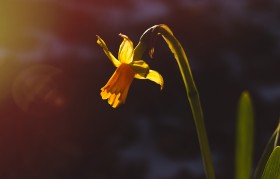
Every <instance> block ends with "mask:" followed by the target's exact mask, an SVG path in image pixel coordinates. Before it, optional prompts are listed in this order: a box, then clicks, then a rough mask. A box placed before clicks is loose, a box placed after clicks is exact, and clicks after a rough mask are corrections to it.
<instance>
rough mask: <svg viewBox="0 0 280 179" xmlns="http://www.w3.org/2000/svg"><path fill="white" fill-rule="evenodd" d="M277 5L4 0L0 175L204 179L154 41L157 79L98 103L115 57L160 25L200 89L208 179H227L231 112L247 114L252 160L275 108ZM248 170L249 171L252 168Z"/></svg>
mask: <svg viewBox="0 0 280 179" xmlns="http://www.w3.org/2000/svg"><path fill="white" fill-rule="evenodd" d="M279 19H280V1H279V0H250V1H249V0H245V1H244V0H235V1H233V0H232V1H231V0H212V1H211V0H196V1H195V0H172V1H168V0H162V1H160V0H151V1H148V0H142V1H140V0H139V1H138V0H121V1H113V0H111V1H97V0H1V2H0V178H1V179H21V178H22V179H25V178H28V179H33V178H34V179H64V178H65V179H66V178H67V179H72V178H73V179H78V178H79V179H80V178H81V179H89V178H90V179H92V178H94V179H182V178H193V179H198V178H204V173H203V168H202V164H201V158H200V152H199V148H198V142H197V136H196V131H195V126H194V123H193V119H192V115H191V111H190V107H189V104H188V102H187V98H186V95H185V90H184V86H183V82H182V80H181V76H180V73H179V70H178V67H177V64H176V61H175V59H174V58H173V56H172V53H171V52H170V51H169V49H168V48H167V45H166V44H165V42H164V41H163V40H162V39H159V41H158V42H157V44H156V48H155V55H154V59H152V60H151V59H149V57H148V55H146V56H144V60H146V61H147V62H148V63H149V65H150V67H151V68H152V69H154V70H157V71H159V72H160V73H161V74H162V75H163V77H164V80H165V87H164V89H163V90H162V91H160V90H159V86H158V85H156V84H154V83H152V82H149V81H143V80H134V82H133V84H132V86H131V89H130V91H129V94H128V98H127V101H126V104H125V105H122V106H120V107H119V108H118V109H113V108H111V107H110V106H109V105H108V104H107V102H106V101H103V100H102V99H101V97H100V94H99V93H100V88H101V87H102V86H104V85H105V84H106V82H107V80H108V79H109V78H110V76H111V75H112V74H113V72H114V70H115V67H114V66H113V65H112V64H111V62H110V61H109V60H108V58H107V57H106V56H105V54H104V53H103V51H102V49H101V48H100V47H99V46H98V45H97V44H96V36H95V35H97V34H98V35H99V36H101V37H102V38H103V39H104V40H105V42H106V43H107V45H108V47H109V49H110V50H111V51H112V53H113V54H115V55H116V56H117V52H118V48H119V45H120V43H121V41H122V39H121V38H120V37H119V36H118V34H119V33H123V34H126V35H128V36H129V37H130V38H131V39H132V41H133V42H134V44H136V43H137V42H138V40H139V37H140V36H141V34H142V33H143V32H144V31H145V30H146V29H147V28H149V27H151V26H153V25H155V24H160V23H164V24H167V25H168V26H169V27H170V28H171V29H172V31H173V32H174V34H175V36H176V37H177V38H178V40H179V41H180V42H181V43H182V46H183V47H184V48H185V50H186V52H187V55H188V58H189V61H190V65H191V67H192V71H193V75H194V78H195V81H196V84H197V87H198V90H199V92H200V96H201V102H202V106H203V110H204V115H205V122H206V128H207V131H208V134H209V140H210V145H211V149H212V153H213V158H214V162H215V168H216V173H217V178H233V176H234V150H235V149H234V148H235V146H234V143H235V123H236V107H237V103H238V98H239V96H240V94H241V92H242V91H243V90H248V91H249V92H250V94H251V96H252V100H253V104H254V109H255V119H256V121H255V153H254V163H255V164H256V162H257V161H258V159H259V157H260V155H261V152H262V151H263V149H264V146H265V144H266V142H267V141H268V139H269V137H270V136H271V134H272V132H273V131H274V129H275V127H276V125H277V121H278V118H279V107H280V79H279V76H280V70H279V67H280V51H279V49H280V23H279ZM254 166H255V165H254Z"/></svg>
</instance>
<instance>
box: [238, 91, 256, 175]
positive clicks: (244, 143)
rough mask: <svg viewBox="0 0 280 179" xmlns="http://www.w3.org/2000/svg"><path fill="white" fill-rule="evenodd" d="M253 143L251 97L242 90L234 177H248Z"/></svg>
mask: <svg viewBox="0 0 280 179" xmlns="http://www.w3.org/2000/svg"><path fill="white" fill-rule="evenodd" d="M253 145H254V115H253V107H252V102H251V98H250V95H249V93H248V92H246V91H245V92H243V93H242V95H241V97H240V100H239V105H238V113H237V131H236V156H235V178H236V179H249V178H250V176H251V169H252V157H253Z"/></svg>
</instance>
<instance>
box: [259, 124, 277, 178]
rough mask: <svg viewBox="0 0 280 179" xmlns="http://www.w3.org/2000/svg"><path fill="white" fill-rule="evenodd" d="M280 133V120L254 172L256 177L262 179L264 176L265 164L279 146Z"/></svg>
mask: <svg viewBox="0 0 280 179" xmlns="http://www.w3.org/2000/svg"><path fill="white" fill-rule="evenodd" d="M279 133H280V121H279V123H278V126H277V127H276V129H275V131H274V133H273V134H272V136H271V137H270V139H269V141H268V143H267V145H266V147H265V150H264V152H263V154H262V156H261V159H260V160H259V162H258V165H257V167H256V170H255V173H254V179H260V178H261V177H262V173H263V171H264V167H265V164H266V163H267V160H268V158H269V156H270V154H271V152H272V151H273V149H274V148H275V147H276V146H277V143H278V142H279V140H278V136H279Z"/></svg>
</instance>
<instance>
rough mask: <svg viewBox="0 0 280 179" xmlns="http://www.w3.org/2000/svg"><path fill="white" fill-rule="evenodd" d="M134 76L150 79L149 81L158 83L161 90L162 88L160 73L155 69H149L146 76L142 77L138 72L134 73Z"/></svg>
mask: <svg viewBox="0 0 280 179" xmlns="http://www.w3.org/2000/svg"><path fill="white" fill-rule="evenodd" d="M134 78H137V79H142V80H145V79H148V80H151V81H153V82H155V83H157V84H159V85H160V89H161V90H162V89H163V86H164V81H163V78H162V76H161V74H160V73H159V72H157V71H155V70H149V73H148V75H147V76H146V77H143V76H141V75H139V74H135V76H134Z"/></svg>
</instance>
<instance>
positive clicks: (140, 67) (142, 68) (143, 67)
mask: <svg viewBox="0 0 280 179" xmlns="http://www.w3.org/2000/svg"><path fill="white" fill-rule="evenodd" d="M131 67H132V69H133V71H134V72H135V73H136V74H138V75H140V76H142V77H144V78H145V77H146V76H147V74H148V73H149V65H148V64H147V63H146V62H145V61H143V60H137V61H133V63H132V65H131Z"/></svg>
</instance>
